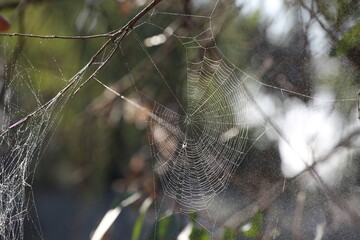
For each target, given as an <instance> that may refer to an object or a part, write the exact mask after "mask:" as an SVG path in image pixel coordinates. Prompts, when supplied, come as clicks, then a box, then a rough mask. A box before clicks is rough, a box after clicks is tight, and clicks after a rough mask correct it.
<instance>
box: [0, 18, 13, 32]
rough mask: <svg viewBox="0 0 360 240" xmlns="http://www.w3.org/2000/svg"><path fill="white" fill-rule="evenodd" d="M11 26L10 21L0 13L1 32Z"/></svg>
mask: <svg viewBox="0 0 360 240" xmlns="http://www.w3.org/2000/svg"><path fill="white" fill-rule="evenodd" d="M10 26H11V23H10V21H9V20H8V19H7V18H6V17H4V16H3V15H1V14H0V32H6V31H7V30H9V28H10Z"/></svg>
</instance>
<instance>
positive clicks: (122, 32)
mask: <svg viewBox="0 0 360 240" xmlns="http://www.w3.org/2000/svg"><path fill="white" fill-rule="evenodd" d="M161 1H162V0H153V1H152V2H151V3H150V4H149V5H147V6H146V7H145V8H144V9H143V10H141V11H140V12H139V13H138V14H137V15H136V16H135V17H133V18H132V19H131V20H130V21H129V22H128V23H127V24H125V25H124V26H123V27H122V28H121V29H119V30H117V31H116V32H114V33H113V34H111V38H110V39H109V40H107V41H106V42H105V43H104V44H103V45H102V47H101V48H100V49H99V50H98V51H97V52H96V53H95V54H94V55H93V56H92V57H91V59H90V60H89V62H88V63H87V64H86V65H85V67H84V68H82V69H81V70H80V71H79V72H78V73H77V74H76V75H75V76H74V77H73V78H72V80H71V81H70V82H69V83H68V84H67V85H66V86H65V87H64V88H63V89H61V90H60V91H59V92H58V93H57V94H56V96H54V97H53V98H51V99H50V100H49V101H47V102H46V103H45V104H43V105H41V106H40V107H38V108H37V109H36V110H34V111H33V112H31V113H29V114H28V115H26V116H25V117H23V118H22V119H20V120H18V121H16V122H15V123H13V124H10V125H9V126H8V127H6V128H5V129H4V130H3V131H2V132H1V133H0V137H2V136H4V135H5V134H6V133H7V132H9V131H10V130H12V129H13V128H15V127H18V126H20V125H22V124H23V123H25V122H27V121H28V120H29V119H30V118H32V117H33V116H34V115H36V114H37V113H38V112H40V111H41V110H43V109H45V108H47V107H49V106H51V105H53V104H55V103H56V102H57V101H58V100H59V99H60V98H61V96H62V95H63V94H64V93H65V92H67V91H68V90H69V89H70V88H71V87H72V86H74V85H75V83H77V82H78V79H79V77H80V76H81V75H82V74H83V73H84V72H85V71H86V70H87V69H88V68H89V67H90V66H91V65H92V64H93V63H94V62H95V61H96V59H97V58H98V57H99V56H100V55H101V54H102V53H103V52H104V51H105V49H106V48H107V47H108V46H110V45H111V44H114V43H117V46H118V44H120V42H121V41H122V40H123V39H124V37H125V36H126V35H127V34H128V33H129V32H130V31H132V28H133V27H134V26H135V24H136V23H137V22H138V21H139V20H140V19H141V18H142V17H143V16H145V15H146V14H147V13H148V12H149V11H150V10H151V9H153V8H154V7H155V6H156V5H157V4H158V3H160V2H161ZM113 53H114V52H112V53H111V55H109V56H108V58H107V59H106V60H105V61H103V64H102V65H101V66H99V68H97V69H96V70H95V71H94V72H93V73H92V74H90V76H89V77H88V78H87V79H85V80H84V82H83V83H82V84H81V85H80V86H79V88H78V89H77V91H78V90H80V88H81V87H82V86H83V85H84V84H85V83H87V82H88V81H89V80H90V79H92V78H93V77H95V76H96V74H97V73H98V72H99V71H100V70H101V69H102V67H103V66H105V65H106V63H107V62H108V61H109V60H110V58H111V57H112V54H113Z"/></svg>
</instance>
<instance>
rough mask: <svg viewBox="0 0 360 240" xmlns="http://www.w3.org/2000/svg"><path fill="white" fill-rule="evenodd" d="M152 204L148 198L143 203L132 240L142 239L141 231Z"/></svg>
mask: <svg viewBox="0 0 360 240" xmlns="http://www.w3.org/2000/svg"><path fill="white" fill-rule="evenodd" d="M151 203H152V199H151V198H146V199H145V200H144V202H143V203H142V205H141V207H140V209H139V213H140V214H139V217H138V219H137V220H136V222H135V225H134V229H133V232H132V237H131V239H132V240H138V239H140V235H141V230H142V227H143V225H144V220H145V216H146V213H147V211H148V210H149V207H150V206H151Z"/></svg>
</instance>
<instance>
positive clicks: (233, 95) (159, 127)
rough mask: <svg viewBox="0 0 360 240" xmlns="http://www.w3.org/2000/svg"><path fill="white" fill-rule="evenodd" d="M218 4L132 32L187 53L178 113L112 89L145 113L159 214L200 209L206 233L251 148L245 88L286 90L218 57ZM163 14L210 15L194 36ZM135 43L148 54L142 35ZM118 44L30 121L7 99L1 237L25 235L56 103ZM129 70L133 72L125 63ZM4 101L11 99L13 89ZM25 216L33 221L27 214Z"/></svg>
mask: <svg viewBox="0 0 360 240" xmlns="http://www.w3.org/2000/svg"><path fill="white" fill-rule="evenodd" d="M219 2H220V1H216V2H215V4H214V7H213V9H212V12H211V13H210V14H209V15H190V14H183V13H178V12H161V11H160V10H158V9H155V10H154V11H153V13H152V14H151V15H150V17H149V18H148V19H147V21H144V22H142V23H141V24H139V25H138V26H136V27H134V30H133V31H131V33H132V34H134V35H135V36H136V31H138V30H139V29H142V28H147V27H149V26H153V27H155V28H158V29H160V30H163V32H164V34H165V35H166V36H168V37H170V36H171V37H172V38H175V39H177V40H178V41H179V42H180V43H181V46H183V47H184V48H185V51H186V54H187V59H186V60H187V61H186V64H187V68H186V70H187V71H186V74H187V76H186V82H187V98H186V101H185V103H184V104H181V101H180V99H179V98H177V97H176V96H175V94H173V95H174V97H175V98H176V101H177V103H178V104H179V110H180V111H179V112H175V111H174V110H172V109H170V108H168V107H166V106H165V105H163V104H161V103H160V102H155V103H154V107H153V111H152V112H151V113H150V112H148V111H147V110H146V109H145V108H143V107H142V106H140V105H137V104H136V103H134V102H132V101H131V100H129V99H127V98H125V97H124V96H122V95H121V94H119V93H116V92H115V93H116V94H117V95H118V96H120V97H121V98H122V99H123V100H125V101H128V102H129V103H132V105H133V106H134V107H136V108H138V109H140V110H143V111H145V112H146V113H147V114H148V116H149V118H148V119H149V124H148V130H149V140H150V148H151V153H152V157H153V167H154V171H155V173H156V174H157V176H158V177H159V179H160V183H161V190H162V191H163V193H164V195H165V196H166V197H164V198H163V199H162V200H160V201H158V203H159V209H157V210H158V212H157V214H158V215H157V218H161V217H162V216H164V215H163V213H164V212H163V211H162V210H164V209H165V210H167V209H168V204H167V201H168V199H166V198H169V199H170V202H172V203H170V204H172V208H173V209H172V210H174V211H175V212H180V213H189V212H193V211H205V213H206V214H207V215H208V217H209V219H211V220H210V221H211V224H212V226H210V227H209V225H204V227H206V228H207V229H208V230H210V231H212V230H211V229H210V228H211V227H214V225H215V224H216V221H217V220H216V218H217V216H211V215H213V209H212V208H213V205H216V206H215V207H214V208H215V213H216V214H219V212H220V208H221V202H222V197H223V194H224V192H225V190H226V188H227V187H228V185H229V180H230V178H231V177H232V176H233V174H234V172H235V171H236V169H237V167H238V166H239V164H240V163H241V160H242V159H243V158H244V156H245V154H246V151H247V150H248V148H247V147H246V146H245V144H246V143H247V141H248V138H249V137H248V129H249V124H250V123H248V120H247V118H246V117H245V116H246V115H247V114H249V112H250V111H251V110H250V109H249V107H248V104H249V102H251V100H250V98H251V97H252V96H249V93H248V91H247V90H246V86H247V84H248V83H250V84H254V85H256V86H257V89H256V90H255V93H254V95H255V94H256V92H257V91H258V90H259V89H260V88H261V87H270V88H273V89H275V90H279V91H281V92H282V91H283V90H282V89H280V88H279V89H277V88H276V87H272V86H268V85H266V84H263V83H261V82H259V81H257V80H255V79H254V78H252V77H250V76H249V75H247V74H246V73H245V72H243V71H242V70H241V69H239V68H237V67H236V66H234V65H232V64H231V63H230V61H229V60H227V59H226V58H225V56H224V55H222V53H221V51H220V50H219V48H218V46H217V45H216V42H215V40H214V35H215V34H214V31H215V30H216V29H215V28H214V27H212V25H211V21H212V17H213V16H214V15H215V14H216V10H217V5H218V3H219ZM219 9H220V8H219ZM162 15H167V16H173V17H174V18H183V17H185V18H191V19H193V20H194V19H195V21H196V20H199V19H201V20H202V21H205V22H206V21H208V22H209V25H208V26H207V27H205V30H204V31H202V30H201V31H200V32H199V33H198V34H194V35H195V36H184V35H181V31H179V32H170V31H169V29H168V28H167V26H164V25H162V24H160V23H159V22H157V21H156V18H157V17H160V19H161V16H162ZM205 26H206V25H205ZM139 31H140V30H139ZM138 40H139V39H138ZM139 44H140V46H141V47H142V48H143V50H144V51H145V52H147V50H146V48H145V47H144V46H143V42H142V41H141V40H139ZM117 46H118V45H117V43H115V45H111V46H109V47H107V48H106V49H105V50H104V51H103V54H101V55H99V56H97V57H96V58H95V59H94V61H90V62H89V64H88V65H86V66H85V67H84V68H83V69H81V70H80V71H79V72H78V73H77V74H75V76H74V77H72V78H71V79H70V80H69V81H68V82H66V87H65V88H64V89H69V88H70V90H69V91H68V90H66V91H65V90H61V91H59V93H58V94H57V95H56V96H55V97H54V98H53V99H51V100H50V101H49V102H48V103H49V104H46V105H45V107H43V108H41V109H39V110H38V111H36V112H34V114H32V115H31V116H30V117H29V119H27V118H26V119H25V120H24V119H22V120H24V121H22V120H20V121H18V122H15V123H13V124H11V123H12V122H13V121H12V120H13V119H14V118H16V117H17V116H16V117H14V116H9V115H8V114H5V113H15V114H20V115H24V113H23V112H19V109H17V108H16V107H15V108H14V105H12V104H7V105H6V107H5V110H4V111H3V112H4V114H3V116H2V117H3V123H1V125H2V126H10V128H11V129H10V130H9V131H7V130H6V129H4V128H3V129H4V130H5V131H6V133H5V134H1V137H0V144H1V157H0V164H1V170H0V179H1V180H0V181H1V183H0V208H1V209H0V239H21V238H23V224H24V220H25V219H26V218H27V217H28V212H29V211H30V210H31V209H33V208H34V205H33V199H32V192H31V184H32V178H33V173H34V169H35V167H36V165H37V164H38V161H39V159H40V157H41V152H42V151H41V149H42V146H43V145H44V144H46V141H45V140H46V139H47V138H46V136H49V133H50V130H52V129H54V128H55V127H56V125H57V123H58V121H57V120H58V119H59V118H60V117H61V113H60V112H61V109H62V108H63V107H64V106H65V104H66V102H67V101H68V99H69V98H71V97H73V96H74V95H75V94H76V93H77V91H78V90H79V89H80V88H81V87H82V86H83V85H84V84H86V83H87V82H88V80H89V79H92V77H93V76H94V75H93V74H94V73H96V72H97V71H99V70H100V69H101V68H102V67H103V66H104V65H105V64H106V63H107V61H108V59H109V58H110V57H111V56H112V54H113V53H114V52H115V51H116V50H117ZM120 47H121V46H120ZM148 57H149V60H150V61H151V62H152V64H153V65H154V67H155V69H156V70H157V71H158V73H159V75H158V76H159V78H160V79H161V80H162V81H163V82H164V83H165V84H166V86H167V87H168V90H170V91H171V93H173V90H172V89H171V88H170V87H169V84H168V83H167V79H165V78H164V77H163V75H162V74H161V71H160V70H161V69H159V68H158V65H157V64H156V63H155V61H154V59H152V58H151V56H150V54H148ZM125 62H126V57H125ZM127 65H128V63H127ZM32 70H35V69H32ZM128 70H129V72H130V69H128ZM29 78H30V77H29ZM13 80H14V79H13ZM13 82H14V83H15V82H20V83H24V82H25V81H21V79H20V80H19V79H16V81H15V80H14V81H11V84H9V86H7V88H8V89H16V88H17V86H12V85H13V84H14V83H13ZM104 86H105V87H107V86H106V85H104ZM30 90H31V92H32V93H33V96H34V97H35V101H36V102H37V103H38V105H39V106H44V103H43V101H42V99H40V97H39V95H38V93H36V92H35V91H34V90H33V89H30ZM284 91H285V90H284ZM305 97H307V98H311V97H310V96H305ZM350 100H351V99H350ZM351 101H353V100H351ZM7 102H10V95H9V98H8V101H7ZM25 114H26V113H25ZM10 119H11V120H10ZM25 121H26V122H25ZM23 122H25V123H23ZM264 131H266V130H264ZM50 135H51V134H50ZM255 141H256V140H255ZM34 209H35V208H34ZM216 214H215V215H216ZM29 221H31V222H33V221H36V220H33V219H29ZM33 225H34V227H35V232H36V234H37V235H38V236H40V238H42V234H41V229H40V227H38V226H39V224H37V223H34V224H33Z"/></svg>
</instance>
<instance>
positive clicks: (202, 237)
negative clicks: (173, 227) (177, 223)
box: [190, 228, 211, 240]
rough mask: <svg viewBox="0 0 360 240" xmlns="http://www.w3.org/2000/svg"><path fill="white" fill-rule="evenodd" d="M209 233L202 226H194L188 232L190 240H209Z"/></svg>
mask: <svg viewBox="0 0 360 240" xmlns="http://www.w3.org/2000/svg"><path fill="white" fill-rule="evenodd" d="M210 239H211V237H210V235H209V233H208V232H207V231H206V229H204V228H194V229H193V231H192V232H191V234H190V240H210Z"/></svg>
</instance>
